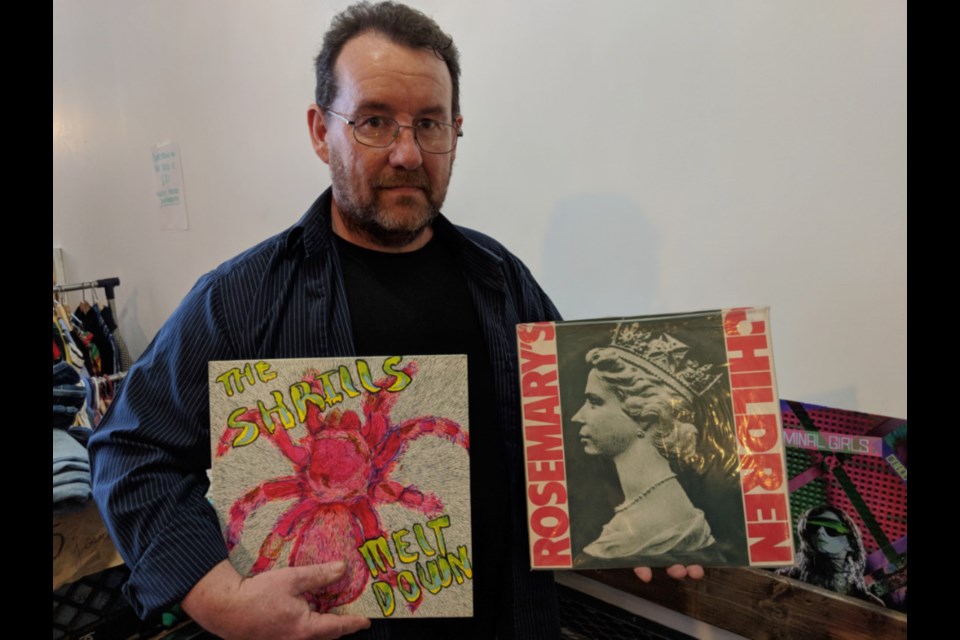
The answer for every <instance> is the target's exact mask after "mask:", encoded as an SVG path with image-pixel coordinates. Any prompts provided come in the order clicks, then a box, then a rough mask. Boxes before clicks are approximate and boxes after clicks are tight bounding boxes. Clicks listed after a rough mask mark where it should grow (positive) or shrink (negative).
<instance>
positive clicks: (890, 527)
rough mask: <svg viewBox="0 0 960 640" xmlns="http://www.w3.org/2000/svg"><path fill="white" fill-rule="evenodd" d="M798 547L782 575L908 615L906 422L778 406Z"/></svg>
mask: <svg viewBox="0 0 960 640" xmlns="http://www.w3.org/2000/svg"><path fill="white" fill-rule="evenodd" d="M780 404H781V409H782V411H783V428H784V439H785V441H786V445H787V469H788V474H789V478H790V482H789V487H790V505H791V508H792V515H793V522H794V527H795V539H796V544H797V562H796V565H795V566H793V567H790V568H788V569H782V570H781V571H780V573H783V574H785V575H788V576H790V577H792V578H795V579H797V580H803V581H804V582H807V583H809V584H814V585H817V586H820V587H823V588H826V589H830V590H832V591H836V592H837V593H842V594H844V595H847V596H851V597H854V598H859V599H861V600H865V601H867V602H872V603H874V604H878V605H883V606H885V607H889V608H891V609H897V610H899V611H906V610H907V421H906V420H905V419H902V418H891V417H889V416H881V415H875V414H870V413H863V412H860V411H849V410H846V409H837V408H833V407H824V406H819V405H814V404H809V403H803V402H796V401H793V400H781V403H780Z"/></svg>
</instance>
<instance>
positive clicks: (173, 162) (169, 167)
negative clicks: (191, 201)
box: [151, 142, 190, 231]
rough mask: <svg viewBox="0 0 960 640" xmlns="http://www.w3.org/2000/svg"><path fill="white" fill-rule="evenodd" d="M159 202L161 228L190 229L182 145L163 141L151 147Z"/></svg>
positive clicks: (165, 229)
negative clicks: (184, 188)
mask: <svg viewBox="0 0 960 640" xmlns="http://www.w3.org/2000/svg"><path fill="white" fill-rule="evenodd" d="M151 154H152V156H153V177H154V184H155V186H156V190H155V193H156V194H157V203H158V204H159V205H160V209H159V211H160V229H162V230H164V231H170V230H177V229H189V228H190V226H189V225H188V224H187V203H186V200H185V199H184V193H183V172H182V170H181V165H180V145H178V144H177V143H176V142H163V143H161V144H158V145H155V146H154V147H153V148H152V149H151Z"/></svg>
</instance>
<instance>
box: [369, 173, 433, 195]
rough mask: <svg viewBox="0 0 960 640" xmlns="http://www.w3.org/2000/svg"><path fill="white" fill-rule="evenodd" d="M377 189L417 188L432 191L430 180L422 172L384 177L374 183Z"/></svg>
mask: <svg viewBox="0 0 960 640" xmlns="http://www.w3.org/2000/svg"><path fill="white" fill-rule="evenodd" d="M373 186H374V187H375V188H377V189H390V188H393V187H415V188H417V189H423V190H425V191H430V179H429V178H427V174H426V173H424V172H422V171H409V172H405V173H395V174H391V175H388V176H383V177H381V178H378V179H376V180H375V181H374V182H373Z"/></svg>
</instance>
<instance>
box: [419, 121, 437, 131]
mask: <svg viewBox="0 0 960 640" xmlns="http://www.w3.org/2000/svg"><path fill="white" fill-rule="evenodd" d="M417 128H418V129H420V130H421V131H436V130H437V129H439V128H440V123H439V122H437V121H436V120H421V121H420V122H418V123H417Z"/></svg>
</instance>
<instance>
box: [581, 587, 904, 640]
mask: <svg viewBox="0 0 960 640" xmlns="http://www.w3.org/2000/svg"><path fill="white" fill-rule="evenodd" d="M576 573H577V574H579V575H581V576H583V577H586V578H589V579H591V580H596V581H597V582H600V583H603V584H605V585H607V586H610V587H613V588H615V589H618V590H620V591H622V592H625V593H628V594H631V595H634V596H638V597H640V598H643V599H645V600H648V601H650V602H654V603H656V604H659V605H661V606H663V607H666V608H668V609H672V610H674V611H677V612H679V613H682V614H684V615H687V616H690V617H691V618H695V619H697V620H701V621H703V622H706V623H708V624H711V625H714V626H716V627H720V628H721V629H726V630H728V631H731V632H733V633H736V634H739V635H741V636H744V637H747V638H758V639H764V640H766V639H777V640H786V639H794V638H796V639H800V638H802V639H803V640H810V639H815V638H844V639H846V638H851V639H859V638H863V639H864V640H878V639H885V638H891V639H899V638H906V637H907V616H906V614H904V613H901V612H899V611H894V610H891V609H884V608H883V607H880V606H877V605H873V604H870V603H867V602H863V601H861V600H857V599H855V598H849V597H847V596H841V595H839V594H837V593H834V592H832V591H828V590H826V589H821V588H819V587H814V586H812V585H808V584H806V583H803V582H799V581H797V580H792V579H790V578H786V577H784V576H780V575H777V574H775V573H773V572H770V571H764V570H761V569H707V570H706V575H705V576H704V578H703V580H674V579H672V578H670V577H669V576H667V575H666V573H665V572H664V571H663V570H655V571H654V579H653V581H652V582H650V583H643V582H640V580H638V579H637V577H636V576H635V575H634V574H633V571H631V570H629V569H623V570H605V571H578V572H576Z"/></svg>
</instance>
